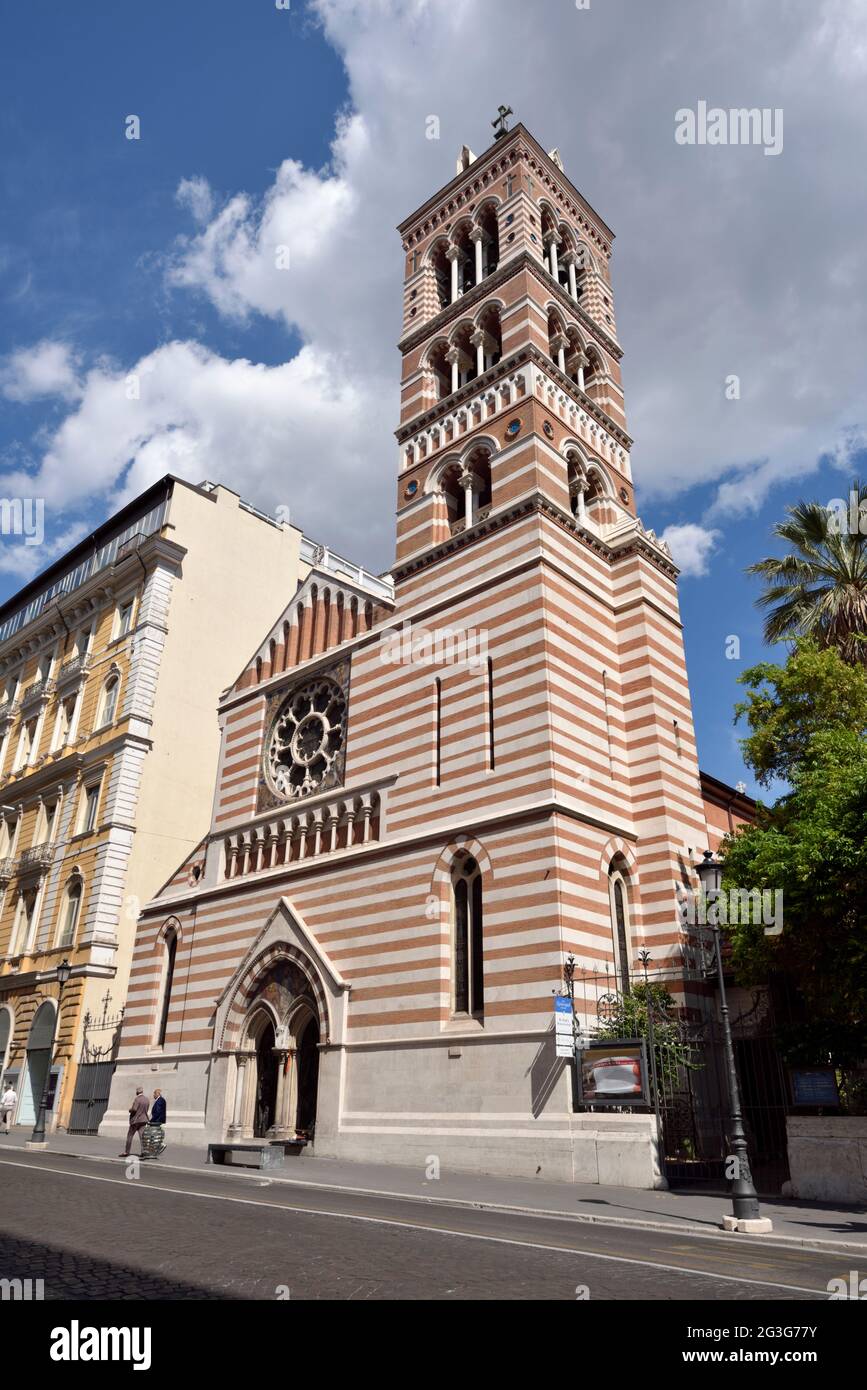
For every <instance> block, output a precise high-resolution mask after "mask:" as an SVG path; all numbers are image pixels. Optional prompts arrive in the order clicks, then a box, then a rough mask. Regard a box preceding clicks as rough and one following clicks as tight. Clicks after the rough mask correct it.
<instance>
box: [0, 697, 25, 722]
mask: <svg viewBox="0 0 867 1390" xmlns="http://www.w3.org/2000/svg"><path fill="white" fill-rule="evenodd" d="M20 709H21V701H20V700H7V701H6V703H5V704H3V705H0V727H2V726H3V725H4V724H10V723H11V722H12V720H13V719H14V718H15V716H16V714H17V713H18V711H19V710H20Z"/></svg>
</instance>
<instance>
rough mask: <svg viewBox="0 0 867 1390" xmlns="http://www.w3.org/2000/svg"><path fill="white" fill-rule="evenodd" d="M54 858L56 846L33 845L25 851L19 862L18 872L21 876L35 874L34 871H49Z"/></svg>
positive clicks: (46, 844)
mask: <svg viewBox="0 0 867 1390" xmlns="http://www.w3.org/2000/svg"><path fill="white" fill-rule="evenodd" d="M53 858H54V845H51V844H48V843H47V842H46V843H45V844H41V845H31V846H30V849H25V850H24V852H23V853H22V855H21V857H20V858H19V860H18V872H19V873H20V874H26V873H33V872H34V870H39V869H47V868H48V867H49V865H50V864H51V861H52V859H53Z"/></svg>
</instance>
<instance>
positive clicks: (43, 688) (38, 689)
mask: <svg viewBox="0 0 867 1390" xmlns="http://www.w3.org/2000/svg"><path fill="white" fill-rule="evenodd" d="M55 686H56V682H55V681H53V680H42V681H34V683H33V685H31V686H29V687H28V688H27V690H25V691H24V694H23V695H22V696H21V704H22V706H23V705H33V704H35V703H36V702H37V700H47V699H48V698H49V697H50V696H51V695H53V694H54V690H55Z"/></svg>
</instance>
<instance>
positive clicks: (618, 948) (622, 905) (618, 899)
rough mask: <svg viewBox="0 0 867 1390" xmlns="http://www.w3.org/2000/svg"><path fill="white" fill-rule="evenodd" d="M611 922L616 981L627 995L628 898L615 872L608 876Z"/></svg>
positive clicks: (621, 876)
mask: <svg viewBox="0 0 867 1390" xmlns="http://www.w3.org/2000/svg"><path fill="white" fill-rule="evenodd" d="M610 892H611V921H612V929H613V933H614V961H615V968H616V973H617V980H618V984H619V987H620V990H621V992H622V993H623V994H628V993H629V957H630V949H631V932H630V928H629V898H628V896H627V891H626V883H625V881H624V878H623V875H622V874H621V873H620V872H619V871H618V870H615V871H613V872H612V873H611V875H610Z"/></svg>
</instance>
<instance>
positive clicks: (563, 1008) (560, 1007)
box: [554, 994, 572, 1014]
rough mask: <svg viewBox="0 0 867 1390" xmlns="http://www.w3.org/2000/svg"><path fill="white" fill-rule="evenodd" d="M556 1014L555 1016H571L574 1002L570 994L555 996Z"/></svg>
mask: <svg viewBox="0 0 867 1390" xmlns="http://www.w3.org/2000/svg"><path fill="white" fill-rule="evenodd" d="M554 1012H555V1014H571V1012H572V1000H571V999H570V998H569V996H568V994H555V995H554Z"/></svg>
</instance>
